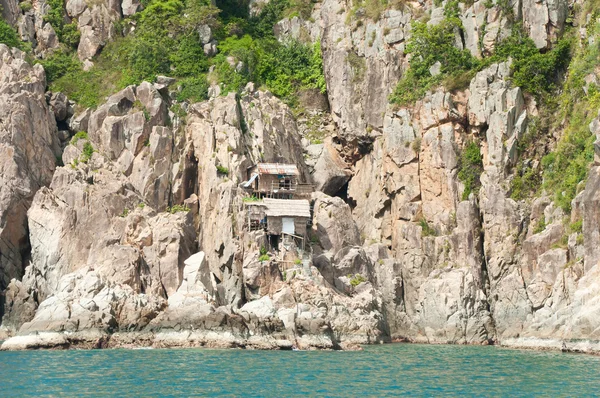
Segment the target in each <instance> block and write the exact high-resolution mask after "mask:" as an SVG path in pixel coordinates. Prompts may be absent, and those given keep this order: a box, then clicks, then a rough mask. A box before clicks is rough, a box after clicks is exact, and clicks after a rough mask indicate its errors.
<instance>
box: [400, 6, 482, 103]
mask: <svg viewBox="0 0 600 398" xmlns="http://www.w3.org/2000/svg"><path fill="white" fill-rule="evenodd" d="M447 14H448V15H449V16H446V18H445V19H444V20H443V21H442V22H441V23H439V24H438V25H427V24H426V23H423V22H418V21H415V22H413V25H412V36H411V39H410V40H409V42H408V44H407V46H406V52H407V53H409V54H410V55H411V61H410V67H409V68H408V70H407V71H406V73H405V74H404V76H403V77H402V79H400V82H398V85H397V86H396V89H395V90H394V92H393V93H392V95H391V96H390V102H392V103H395V104H398V105H410V104H412V103H414V102H415V101H417V100H419V99H421V98H422V97H423V96H424V95H425V93H426V92H427V91H428V90H430V89H432V88H433V87H435V86H437V85H439V84H440V83H441V82H442V80H444V79H452V77H453V76H462V75H463V74H464V72H465V71H469V70H471V69H474V68H476V67H477V66H478V65H479V64H478V61H477V59H475V58H474V57H473V56H472V55H471V53H470V52H469V51H468V50H459V49H458V48H456V47H455V46H454V41H455V30H456V29H459V28H460V27H461V26H462V25H461V22H460V20H459V19H458V18H456V17H455V16H453V13H451V12H448V13H447ZM436 62H440V64H441V69H440V74H438V75H437V76H432V75H431V72H430V71H429V69H430V68H431V67H432V66H433V65H434V64H435V63H436ZM463 79H464V78H463Z"/></svg>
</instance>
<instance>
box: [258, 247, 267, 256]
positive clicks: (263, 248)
mask: <svg viewBox="0 0 600 398" xmlns="http://www.w3.org/2000/svg"><path fill="white" fill-rule="evenodd" d="M258 252H259V253H260V255H261V256H264V255H265V254H267V248H266V247H264V246H261V247H260V250H259V251H258Z"/></svg>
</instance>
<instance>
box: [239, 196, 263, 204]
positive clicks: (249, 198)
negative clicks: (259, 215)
mask: <svg viewBox="0 0 600 398" xmlns="http://www.w3.org/2000/svg"><path fill="white" fill-rule="evenodd" d="M242 201H243V202H245V203H247V202H260V201H262V199H260V198H258V197H256V196H254V195H252V196H245V197H244V198H243V199H242Z"/></svg>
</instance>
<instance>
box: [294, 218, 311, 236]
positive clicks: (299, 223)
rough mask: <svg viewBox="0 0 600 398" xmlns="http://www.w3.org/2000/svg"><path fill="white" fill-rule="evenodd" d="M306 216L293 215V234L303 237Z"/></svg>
mask: <svg viewBox="0 0 600 398" xmlns="http://www.w3.org/2000/svg"><path fill="white" fill-rule="evenodd" d="M307 221H308V218H305V217H295V218H294V229H295V230H296V233H295V235H298V236H300V237H304V235H306V222H307Z"/></svg>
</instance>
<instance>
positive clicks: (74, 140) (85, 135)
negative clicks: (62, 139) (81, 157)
mask: <svg viewBox="0 0 600 398" xmlns="http://www.w3.org/2000/svg"><path fill="white" fill-rule="evenodd" d="M87 139H88V133H86V132H85V131H79V132H77V133H76V134H75V135H74V136H73V138H71V144H72V145H77V142H78V141H79V140H87Z"/></svg>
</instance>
